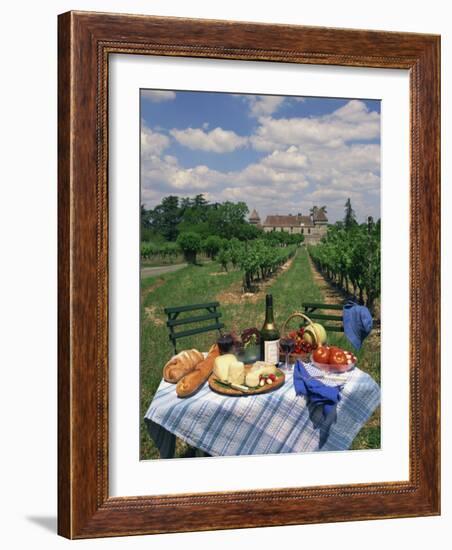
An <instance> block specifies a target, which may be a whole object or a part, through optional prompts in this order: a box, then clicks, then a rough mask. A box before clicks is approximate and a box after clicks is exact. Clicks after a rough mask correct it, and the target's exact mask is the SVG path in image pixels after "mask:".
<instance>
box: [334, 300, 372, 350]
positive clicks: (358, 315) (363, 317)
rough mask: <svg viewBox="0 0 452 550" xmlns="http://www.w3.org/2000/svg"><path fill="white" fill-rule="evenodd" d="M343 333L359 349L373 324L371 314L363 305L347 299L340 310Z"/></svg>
mask: <svg viewBox="0 0 452 550" xmlns="http://www.w3.org/2000/svg"><path fill="white" fill-rule="evenodd" d="M342 320H343V323H344V334H345V336H346V337H347V338H348V340H349V341H350V342H351V344H352V345H353V346H354V347H355V349H361V346H362V344H363V341H364V340H365V338H367V336H368V335H369V334H370V331H371V330H372V326H373V320H372V315H371V314H370V311H369V310H368V309H367V307H365V306H360V305H358V304H356V303H355V302H352V301H351V300H349V301H348V302H347V303H346V304H345V305H344V308H343V310H342Z"/></svg>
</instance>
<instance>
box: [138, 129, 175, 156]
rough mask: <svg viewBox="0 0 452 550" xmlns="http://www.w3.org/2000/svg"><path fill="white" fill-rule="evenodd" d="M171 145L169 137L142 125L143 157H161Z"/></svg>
mask: <svg viewBox="0 0 452 550" xmlns="http://www.w3.org/2000/svg"><path fill="white" fill-rule="evenodd" d="M169 144H170V140H169V137H168V136H165V135H164V134H160V133H159V132H153V131H152V130H151V128H149V127H147V126H145V124H142V125H141V155H142V156H144V157H148V156H151V155H160V154H161V153H162V151H164V150H165V149H166V148H167V147H168V146H169Z"/></svg>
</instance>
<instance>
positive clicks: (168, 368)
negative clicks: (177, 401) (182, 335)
mask: <svg viewBox="0 0 452 550" xmlns="http://www.w3.org/2000/svg"><path fill="white" fill-rule="evenodd" d="M203 359H204V355H203V354H202V353H201V352H199V351H198V350H196V349H190V350H186V351H181V352H180V353H178V354H177V355H175V356H174V357H172V358H171V359H170V360H169V361H168V363H167V364H166V365H165V366H164V367H163V379H164V380H165V382H170V383H171V384H176V383H177V382H179V380H180V379H181V378H182V377H183V376H185V375H186V374H188V373H189V372H191V371H192V370H193V369H194V368H195V367H196V365H198V364H199V363H200V362H201V361H203Z"/></svg>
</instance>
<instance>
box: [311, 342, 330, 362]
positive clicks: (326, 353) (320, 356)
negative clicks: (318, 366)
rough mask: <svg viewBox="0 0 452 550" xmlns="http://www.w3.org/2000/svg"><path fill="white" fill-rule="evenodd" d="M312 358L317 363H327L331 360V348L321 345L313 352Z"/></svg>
mask: <svg viewBox="0 0 452 550" xmlns="http://www.w3.org/2000/svg"><path fill="white" fill-rule="evenodd" d="M312 358H313V359H314V361H315V362H316V363H324V364H327V363H329V360H330V349H329V348H327V347H326V346H319V347H318V348H317V349H316V350H315V351H314V353H313V354H312Z"/></svg>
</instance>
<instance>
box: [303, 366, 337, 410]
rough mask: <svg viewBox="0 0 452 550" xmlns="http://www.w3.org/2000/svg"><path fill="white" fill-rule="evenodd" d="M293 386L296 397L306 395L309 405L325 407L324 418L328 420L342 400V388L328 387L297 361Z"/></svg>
mask: <svg viewBox="0 0 452 550" xmlns="http://www.w3.org/2000/svg"><path fill="white" fill-rule="evenodd" d="M293 385H294V387H295V393H296V395H305V396H306V397H307V398H308V403H310V404H312V405H322V406H323V416H324V418H326V417H327V416H328V415H329V414H330V413H331V411H332V410H333V409H334V407H335V406H336V404H337V403H339V401H340V399H341V393H340V392H341V389H342V386H327V385H325V384H324V383H323V382H320V380H317V379H316V378H313V377H312V376H311V375H310V374H309V373H308V371H307V370H306V368H305V367H304V365H303V363H302V362H301V361H299V360H297V361H296V363H295V367H294V371H293Z"/></svg>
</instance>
